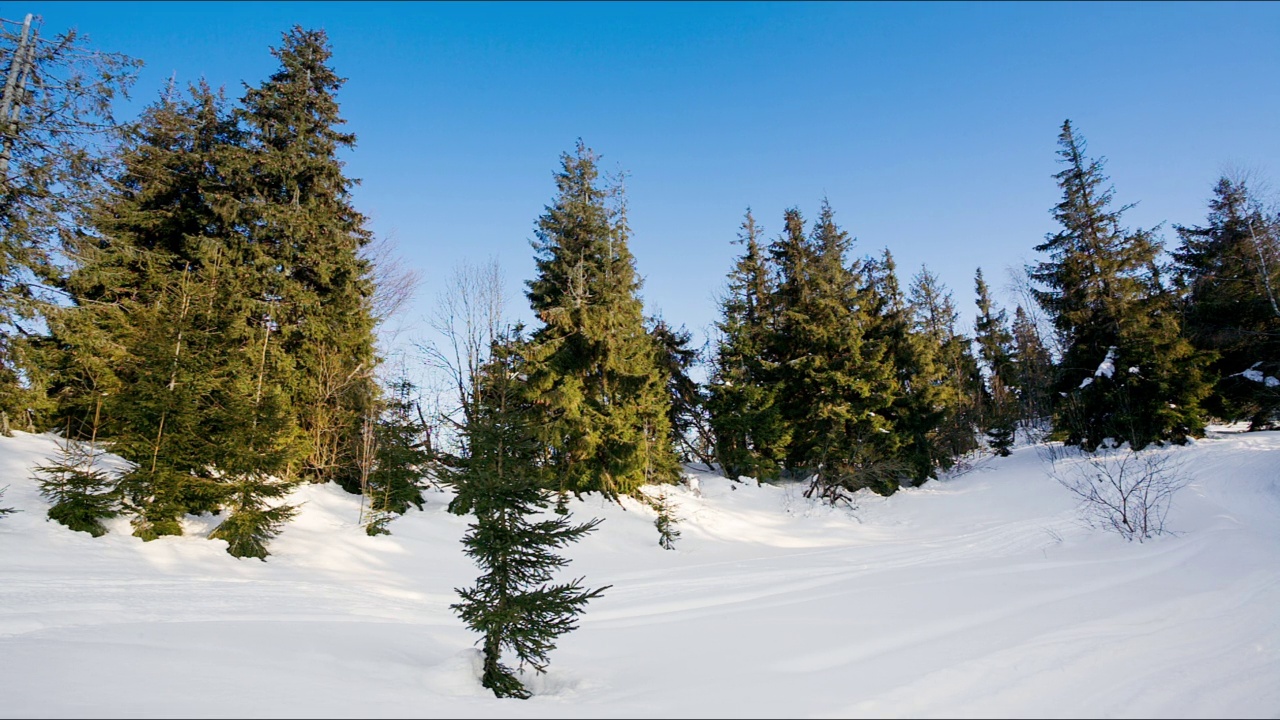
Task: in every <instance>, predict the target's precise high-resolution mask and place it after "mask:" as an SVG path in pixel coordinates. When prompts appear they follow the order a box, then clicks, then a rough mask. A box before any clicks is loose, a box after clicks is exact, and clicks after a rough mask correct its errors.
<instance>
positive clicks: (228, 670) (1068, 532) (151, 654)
mask: <svg viewBox="0 0 1280 720" xmlns="http://www.w3.org/2000/svg"><path fill="white" fill-rule="evenodd" d="M53 447H54V446H53V440H52V438H51V437H50V436H43V435H41V436H35V435H25V434H22V433H18V434H17V437H15V438H12V439H4V438H0V478H3V479H0V486H3V485H5V484H8V485H9V489H8V491H7V493H6V495H5V496H4V498H3V499H2V500H0V505H6V506H12V507H15V508H16V509H18V510H20V511H21V512H18V513H15V514H13V515H10V516H8V517H7V518H4V519H0V687H3V688H4V690H3V697H4V702H3V704H2V705H0V715H2V716H6V717H17V716H23V717H33V716H34V717H42V716H60V717H67V716H95V717H103V716H132V717H158V716H181V717H200V716H317V717H318V716H324V717H344V716H413V717H437V716H438V717H491V716H511V717H548V716H549V717H596V716H628V717H636V716H647V717H669V716H671V717H726V716H728V717H757V716H764V717H781V716H787V717H795V716H840V717H862V716H872V717H896V716H909V717H921V716H960V717H963V716H986V717H1008V716H1017V717H1104V716H1105V717H1138V716H1154V717H1223V716H1226V717H1277V716H1278V715H1280V522H1278V521H1277V519H1278V518H1280V432H1271V433H1252V434H1235V433H1215V434H1213V435H1212V436H1211V437H1210V438H1208V439H1205V440H1202V441H1200V442H1197V443H1195V444H1194V445H1193V446H1191V447H1189V448H1184V449H1175V450H1172V451H1169V452H1174V453H1178V454H1180V457H1182V458H1183V459H1184V460H1185V461H1186V465H1185V468H1186V471H1187V472H1188V473H1189V474H1190V475H1191V477H1192V479H1193V480H1192V483H1191V484H1190V485H1189V486H1188V487H1187V488H1186V489H1184V490H1183V491H1182V492H1181V494H1180V495H1178V497H1177V502H1176V505H1175V507H1174V509H1173V512H1172V514H1171V515H1170V518H1169V526H1170V527H1171V528H1172V529H1174V530H1176V531H1179V533H1180V534H1178V535H1175V536H1169V535H1165V536H1162V537H1159V538H1156V539H1155V540H1153V541H1149V542H1146V543H1137V542H1125V541H1124V540H1122V539H1120V538H1119V537H1118V536H1116V535H1113V534H1107V533H1103V532H1101V531H1097V530H1091V529H1089V528H1087V527H1085V526H1083V525H1082V524H1081V523H1080V521H1079V520H1078V519H1077V518H1078V516H1077V513H1076V510H1075V503H1074V500H1073V499H1072V497H1071V496H1070V495H1069V494H1068V493H1067V492H1066V491H1065V490H1064V489H1063V488H1062V487H1061V486H1060V485H1058V484H1057V483H1056V482H1055V481H1054V480H1053V479H1051V478H1050V477H1048V476H1047V475H1046V474H1045V472H1044V468H1043V465H1042V463H1041V460H1040V459H1039V457H1038V456H1037V453H1036V450H1035V448H1021V449H1018V450H1016V451H1015V453H1014V455H1013V456H1012V457H1009V458H1004V459H986V460H983V461H982V462H981V463H979V465H978V466H977V467H976V468H974V469H973V470H971V471H970V472H967V473H965V474H963V475H959V476H956V477H952V478H948V479H944V480H942V481H937V482H929V483H927V484H926V485H925V486H923V487H921V488H916V489H908V490H904V491H902V492H899V493H898V494H896V495H894V496H892V497H890V498H880V497H876V496H871V495H867V496H862V495H860V496H858V498H857V500H858V505H859V507H858V508H857V509H856V510H850V509H845V508H841V509H832V508H827V507H824V506H820V505H815V504H813V503H812V502H810V501H808V500H806V499H804V498H802V497H801V496H800V492H799V488H798V487H795V486H790V487H777V486H760V487H758V486H756V485H755V484H754V483H751V484H735V483H731V482H730V481H728V480H725V479H723V478H719V477H717V476H714V475H709V474H706V475H701V476H699V483H698V484H699V485H700V491H701V492H700V494H695V492H694V491H693V490H691V489H689V488H684V487H681V488H674V489H672V490H671V491H670V496H671V497H672V499H673V502H674V504H675V506H676V508H677V512H678V514H679V516H680V517H681V518H682V522H681V524H680V526H679V527H680V530H681V531H682V533H683V536H682V537H681V538H680V539H679V540H678V541H677V549H676V550H675V551H665V550H662V549H661V548H659V547H658V545H657V542H656V540H657V534H656V532H655V530H654V528H653V513H652V511H651V510H649V509H647V508H644V507H642V506H641V505H640V504H638V503H635V502H628V503H626V505H625V509H624V508H622V507H618V506H616V505H612V504H609V503H605V502H602V501H601V500H600V499H598V498H590V499H587V500H585V501H582V502H575V503H573V504H572V505H571V509H572V510H573V512H574V516H575V517H576V518H577V519H579V520H585V519H587V518H590V517H593V516H595V517H602V518H604V519H605V520H604V523H603V525H602V526H601V528H600V529H599V530H598V531H597V532H596V533H595V534H594V535H592V536H590V537H588V538H587V539H586V540H585V541H583V542H582V543H579V544H578V545H576V546H573V547H571V548H569V550H568V554H569V555H570V556H572V557H573V558H574V562H573V564H572V565H571V566H570V568H569V570H570V572H572V573H573V575H574V576H577V575H585V577H586V583H587V585H589V586H591V587H598V586H601V585H605V584H612V585H613V588H612V589H610V590H608V591H607V592H606V593H605V595H604V597H603V598H601V599H599V600H596V601H595V602H593V603H592V604H591V605H590V606H589V607H588V609H587V613H586V615H584V616H583V618H582V622H581V626H580V628H579V629H578V630H577V631H575V632H573V633H571V634H569V635H567V636H565V637H564V638H562V639H561V642H560V644H559V647H558V649H557V650H556V651H555V652H553V653H552V656H551V659H552V664H551V668H550V672H549V674H547V675H545V676H542V677H540V678H536V679H533V680H532V681H530V682H531V685H532V687H533V688H534V689H535V692H536V694H535V696H534V697H533V698H532V699H530V700H527V701H520V700H502V701H499V700H495V699H494V698H493V697H492V696H491V695H490V693H489V692H488V691H486V690H484V689H483V688H481V687H480V685H479V682H478V680H477V670H476V667H477V660H478V657H479V656H478V651H477V650H475V649H474V648H473V642H474V640H475V637H474V636H473V635H471V634H470V633H468V632H467V630H466V629H465V628H464V627H463V626H462V623H461V622H460V621H459V620H458V619H457V618H456V617H455V616H454V615H453V613H452V612H451V611H450V610H449V608H448V606H449V604H450V603H451V602H454V601H455V600H456V595H455V593H454V591H453V589H454V588H455V587H462V586H465V585H468V584H470V583H471V582H472V581H473V579H474V578H475V576H476V574H477V572H476V570H475V568H474V567H473V566H472V565H471V564H470V562H469V560H468V559H467V558H466V557H465V556H464V555H463V554H462V552H461V547H460V545H459V538H460V537H461V535H462V533H463V531H464V529H465V525H466V519H465V518H459V517H454V516H452V515H449V514H448V513H447V512H445V505H446V504H447V500H448V496H447V495H445V494H442V493H430V494H429V504H428V506H427V508H426V510H425V511H424V512H417V511H414V512H411V513H410V514H409V515H408V516H406V517H403V518H401V519H398V520H396V521H395V522H394V523H393V524H392V525H391V530H392V532H393V533H394V534H393V535H391V536H384V537H377V538H370V537H367V536H365V535H364V534H363V532H362V530H361V528H360V527H359V526H358V525H357V523H356V520H357V517H358V509H359V498H357V497H354V496H350V495H347V494H345V493H343V492H342V491H340V490H338V489H337V488H335V487H332V486H309V487H304V488H302V489H300V490H299V491H297V493H296V495H295V498H294V500H295V501H300V502H304V503H305V505H304V506H303V509H302V511H301V513H300V514H299V516H298V518H297V519H296V520H295V521H294V522H293V523H291V524H290V525H289V526H288V527H287V529H286V530H285V531H284V533H283V534H282V535H281V536H280V537H279V538H278V539H277V540H276V541H275V542H274V543H273V544H272V545H271V550H272V552H273V555H272V557H271V558H270V559H269V561H268V562H266V563H263V562H259V561H257V560H237V559H236V558H233V557H231V556H229V555H228V554H227V553H226V552H225V551H224V549H225V544H224V543H222V542H220V541H210V540H207V539H205V538H204V537H203V535H204V534H206V533H207V531H208V530H209V529H210V528H211V527H212V525H213V523H214V522H216V520H215V519H211V518H189V519H188V524H187V531H188V536H186V537H181V538H163V539H160V540H157V541H154V542H151V543H143V542H141V541H140V540H138V539H136V538H133V537H131V536H130V535H129V527H128V523H127V521H126V520H123V519H117V520H113V521H108V523H109V527H110V528H111V532H110V533H109V534H108V535H106V536H104V537H102V538H99V539H93V538H91V537H89V536H88V535H86V534H83V533H73V532H71V531H69V530H67V529H65V528H63V527H62V526H60V525H58V524H56V523H53V522H47V521H46V520H45V519H44V513H45V510H46V509H47V507H48V506H47V504H46V503H45V502H44V501H42V500H41V499H40V496H39V494H38V492H37V488H36V486H35V483H34V482H33V481H31V480H30V479H29V474H30V472H29V469H30V467H31V466H32V465H34V464H36V463H38V462H41V461H42V460H43V458H44V457H45V456H47V455H48V454H50V453H52V451H53Z"/></svg>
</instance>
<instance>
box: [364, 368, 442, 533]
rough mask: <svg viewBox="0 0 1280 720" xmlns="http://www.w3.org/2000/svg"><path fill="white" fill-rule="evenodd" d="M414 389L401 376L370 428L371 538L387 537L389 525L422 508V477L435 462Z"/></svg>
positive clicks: (368, 486)
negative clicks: (407, 513) (375, 536)
mask: <svg viewBox="0 0 1280 720" xmlns="http://www.w3.org/2000/svg"><path fill="white" fill-rule="evenodd" d="M415 390H416V387H415V386H414V384H413V383H412V382H410V381H409V379H408V378H407V377H405V376H404V375H401V376H400V377H398V378H396V379H395V380H394V381H393V382H391V383H390V386H389V387H388V392H386V393H384V394H383V400H382V402H381V403H380V405H381V415H380V417H378V418H377V419H376V421H374V422H372V423H370V424H369V428H368V432H369V435H370V440H371V442H370V443H369V444H370V445H371V446H372V447H370V448H369V449H368V450H367V451H366V452H368V453H369V459H370V460H371V462H370V463H369V467H368V468H367V472H365V473H364V477H363V482H362V487H361V492H362V494H363V495H364V496H365V502H366V503H367V505H368V510H369V514H370V517H371V518H372V520H371V521H370V522H369V524H367V525H366V531H367V532H368V533H369V534H370V535H379V534H386V533H389V532H390V531H389V530H387V528H386V526H387V523H388V522H390V520H391V519H392V518H393V517H395V516H396V515H403V514H404V513H405V512H408V510H409V508H410V507H411V506H412V507H416V508H418V509H419V510H421V509H422V505H423V503H424V502H425V499H424V498H423V496H422V490H423V487H424V484H423V477H424V476H425V475H426V473H427V470H428V466H429V464H430V462H431V460H432V456H431V452H430V447H429V444H428V442H427V433H428V428H427V427H426V426H425V424H424V423H423V421H422V418H421V413H420V412H419V408H418V404H417V402H416V401H415V400H414V397H413V394H414V391H415Z"/></svg>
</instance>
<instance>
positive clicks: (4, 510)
mask: <svg viewBox="0 0 1280 720" xmlns="http://www.w3.org/2000/svg"><path fill="white" fill-rule="evenodd" d="M8 489H9V486H8V485H5V486H4V487H2V488H0V498H3V497H4V493H5V491H6V490H8ZM15 512H17V510H14V509H13V508H11V507H0V518H3V517H4V516H6V515H10V514H12V513H15Z"/></svg>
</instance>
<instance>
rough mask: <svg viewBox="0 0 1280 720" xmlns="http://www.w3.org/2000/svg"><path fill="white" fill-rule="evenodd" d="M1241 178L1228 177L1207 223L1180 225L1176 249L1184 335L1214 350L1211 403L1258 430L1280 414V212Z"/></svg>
mask: <svg viewBox="0 0 1280 720" xmlns="http://www.w3.org/2000/svg"><path fill="white" fill-rule="evenodd" d="M1260 205H1261V203H1260V202H1259V201H1258V199H1257V198H1256V197H1255V196H1254V194H1253V192H1252V190H1251V189H1250V188H1249V187H1248V186H1247V185H1246V184H1245V182H1244V181H1242V180H1232V179H1230V178H1226V177H1223V178H1221V179H1219V180H1218V184H1217V186H1216V187H1215V188H1214V197H1213V199H1212V200H1210V201H1209V216H1208V220H1207V223H1206V224H1205V226H1204V227H1182V226H1176V229H1177V231H1178V235H1179V237H1181V239H1182V246H1181V247H1180V248H1179V249H1178V250H1177V251H1175V252H1174V259H1175V261H1176V263H1177V268H1178V275H1179V278H1178V284H1179V285H1180V286H1182V288H1183V294H1184V299H1183V301H1182V306H1183V310H1182V312H1183V323H1184V327H1185V329H1186V333H1187V337H1188V338H1190V340H1191V342H1192V343H1194V344H1195V346H1196V347H1197V348H1199V349H1200V350H1202V351H1205V352H1209V353H1213V354H1215V356H1216V357H1215V359H1214V360H1213V362H1212V363H1211V364H1210V366H1209V373H1210V375H1211V376H1212V377H1214V378H1215V379H1216V385H1215V386H1214V391H1213V394H1212V395H1210V397H1209V398H1208V399H1207V401H1206V407H1207V409H1208V410H1210V411H1211V412H1212V413H1213V414H1214V415H1216V416H1218V417H1221V418H1224V419H1226V420H1248V421H1249V424H1250V427H1251V428H1252V429H1254V430H1257V429H1261V428H1263V427H1266V426H1267V425H1268V424H1269V423H1272V422H1275V421H1276V420H1277V418H1278V414H1280V386H1277V385H1276V384H1275V383H1274V381H1272V382H1271V383H1270V384H1268V380H1267V378H1268V377H1272V378H1275V377H1280V299H1278V298H1280V218H1275V217H1268V216H1267V214H1266V213H1265V212H1264V211H1263V210H1262V209H1261V207H1260Z"/></svg>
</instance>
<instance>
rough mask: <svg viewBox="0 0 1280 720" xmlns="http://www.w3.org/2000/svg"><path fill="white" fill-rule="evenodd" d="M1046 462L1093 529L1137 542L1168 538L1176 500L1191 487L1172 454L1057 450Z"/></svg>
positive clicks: (1047, 454) (1166, 450)
mask: <svg viewBox="0 0 1280 720" xmlns="http://www.w3.org/2000/svg"><path fill="white" fill-rule="evenodd" d="M1072 455H1074V456H1072ZM1041 458H1042V459H1045V460H1047V461H1048V462H1049V467H1050V470H1049V474H1050V475H1051V476H1052V477H1053V478H1054V479H1055V480H1057V481H1058V482H1059V483H1061V484H1062V486H1063V487H1065V488H1066V489H1067V490H1068V491H1069V492H1070V493H1071V494H1072V495H1075V496H1076V497H1077V498H1078V499H1079V500H1080V510H1081V512H1082V514H1083V515H1084V518H1085V521H1086V522H1088V523H1089V525H1090V526H1092V527H1097V528H1101V529H1104V530H1108V531H1111V532H1116V533H1119V534H1120V535H1121V536H1122V537H1124V538H1125V539H1126V540H1137V541H1138V542H1142V541H1143V540H1148V539H1150V538H1152V537H1154V536H1156V535H1161V534H1163V533H1165V532H1167V529H1166V528H1165V519H1166V518H1167V517H1168V514H1169V508H1170V507H1171V506H1172V504H1173V497H1174V495H1175V494H1176V493H1177V491H1178V490H1180V489H1182V488H1183V487H1185V486H1186V484H1187V482H1188V477H1187V475H1186V473H1185V472H1184V470H1183V466H1182V463H1181V462H1180V461H1178V460H1177V459H1176V458H1175V457H1174V455H1173V454H1172V449H1169V448H1164V449H1157V448H1148V449H1144V450H1138V451H1134V450H1131V449H1129V448H1127V447H1123V448H1116V447H1107V443H1104V444H1103V446H1102V447H1099V449H1098V450H1097V451H1096V452H1092V453H1088V452H1079V453H1078V454H1068V453H1064V452H1062V451H1061V449H1060V448H1058V449H1057V451H1056V452H1055V451H1053V450H1050V451H1048V452H1042V453H1041Z"/></svg>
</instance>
